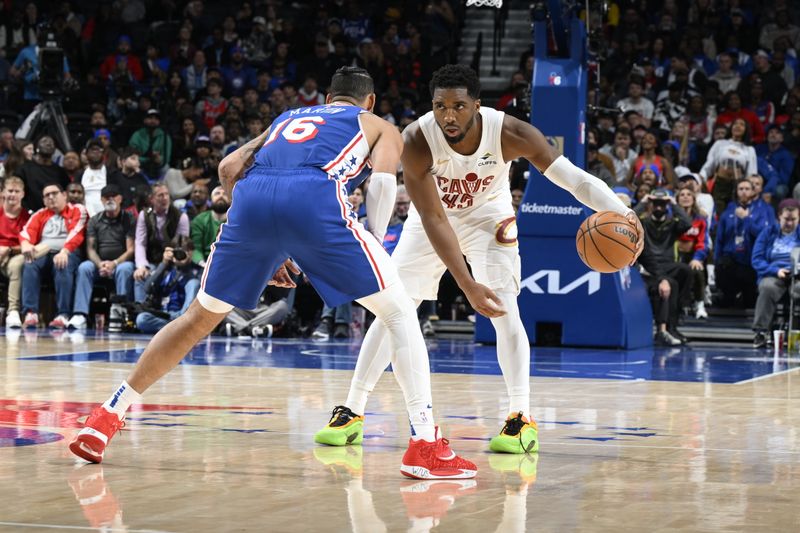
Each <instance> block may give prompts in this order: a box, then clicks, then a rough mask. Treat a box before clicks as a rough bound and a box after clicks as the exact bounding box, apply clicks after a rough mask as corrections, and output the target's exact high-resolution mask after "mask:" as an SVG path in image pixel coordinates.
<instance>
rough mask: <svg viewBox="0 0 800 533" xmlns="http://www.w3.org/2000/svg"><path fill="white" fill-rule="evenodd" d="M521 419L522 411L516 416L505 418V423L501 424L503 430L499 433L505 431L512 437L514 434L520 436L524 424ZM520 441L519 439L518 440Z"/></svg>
mask: <svg viewBox="0 0 800 533" xmlns="http://www.w3.org/2000/svg"><path fill="white" fill-rule="evenodd" d="M526 423H527V422H525V421H524V420H523V419H522V413H518V414H517V416H515V417H514V418H512V419H511V420H506V424H505V425H504V426H503V431H502V432H501V433H505V434H506V435H508V436H509V437H513V436H515V435H519V437H520V439H521V438H522V433H521V431H522V427H523V426H524V425H525V424H526ZM520 442H521V441H520Z"/></svg>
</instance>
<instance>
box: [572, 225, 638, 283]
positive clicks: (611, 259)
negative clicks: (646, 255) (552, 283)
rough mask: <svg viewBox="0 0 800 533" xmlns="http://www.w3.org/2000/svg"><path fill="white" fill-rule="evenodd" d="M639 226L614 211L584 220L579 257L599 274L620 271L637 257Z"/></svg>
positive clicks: (577, 237)
mask: <svg viewBox="0 0 800 533" xmlns="http://www.w3.org/2000/svg"><path fill="white" fill-rule="evenodd" d="M637 239H638V236H637V234H636V227H634V226H633V225H632V224H631V223H630V222H628V219H626V218H625V217H624V216H623V215H620V214H619V213H615V212H614V211H600V212H599V213H595V214H593V215H592V216H590V217H589V218H587V219H586V220H584V221H583V224H581V227H580V228H579V229H578V234H577V236H576V237H575V244H576V246H577V248H578V255H579V256H580V258H581V261H583V262H584V263H585V264H586V266H588V267H589V268H591V269H592V270H594V271H596V272H604V273H611V272H617V271H618V270H621V269H622V268H624V267H626V266H627V265H629V264H630V263H631V261H633V258H634V257H635V256H636V241H637Z"/></svg>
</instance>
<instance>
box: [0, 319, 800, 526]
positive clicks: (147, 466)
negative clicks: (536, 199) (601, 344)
mask: <svg viewBox="0 0 800 533" xmlns="http://www.w3.org/2000/svg"><path fill="white" fill-rule="evenodd" d="M147 340H148V338H147V337H144V336H135V335H122V336H109V335H108V334H105V335H95V334H94V333H93V332H89V333H84V334H74V333H60V334H55V335H53V334H50V333H45V332H25V333H20V334H18V335H5V336H0V487H2V488H3V489H2V493H3V495H4V496H5V497H4V498H0V531H14V532H16V531H36V530H42V531H45V530H59V529H67V530H97V531H128V532H135V531H192V530H194V531H198V532H201V531H291V532H296V531H298V530H302V531H358V532H362V531H363V532H373V531H431V530H434V531H456V530H461V531H465V532H466V531H503V532H504V533H506V532H509V531H510V532H517V531H525V530H530V531H595V530H596V531H616V530H619V529H620V527H621V526H622V525H623V524H624V527H626V528H627V529H630V530H632V531H653V530H657V531H664V532H666V531H670V532H671V531H698V530H709V531H712V530H713V531H720V530H725V531H739V530H745V529H746V530H753V531H797V530H798V526H800V512H798V509H800V494H799V493H798V491H797V487H796V481H795V480H796V479H798V476H800V432H799V431H798V430H797V428H798V427H800V410H798V409H796V408H795V407H796V406H795V403H796V402H797V399H798V392H797V391H798V387H797V385H798V376H800V373H798V372H797V371H796V370H797V368H798V366H800V365H798V362H799V361H798V358H797V357H795V356H792V357H786V356H785V354H778V355H777V356H774V355H773V354H772V353H771V352H761V351H755V350H752V349H750V348H748V347H734V346H726V345H712V344H704V345H696V346H692V347H688V348H683V349H680V350H666V349H655V350H635V351H610V350H579V349H553V348H534V349H533V354H532V357H533V365H532V372H531V374H532V377H531V381H532V390H533V404H534V406H535V407H534V412H533V413H532V414H533V416H534V417H535V418H536V420H537V421H538V423H539V430H540V438H541V439H542V451H541V452H540V453H539V454H535V455H519V456H518V455H500V454H492V453H489V452H488V450H487V447H488V441H489V439H490V438H491V437H492V436H493V435H494V434H496V432H497V431H498V430H499V429H500V427H501V426H502V420H503V419H504V417H505V415H506V414H507V413H505V408H506V406H505V405H504V400H503V396H504V390H505V385H504V383H503V379H502V377H501V375H500V369H499V367H498V365H497V359H496V353H495V349H494V347H492V346H479V345H475V344H474V343H472V342H470V341H469V340H464V339H437V340H434V341H431V342H429V349H430V354H431V366H432V368H433V369H434V372H435V373H434V375H433V377H432V384H433V389H434V402H435V415H436V417H437V422H438V424H439V425H441V426H442V428H443V429H444V432H445V435H446V436H447V437H448V438H449V439H450V441H451V443H452V445H453V447H454V448H455V449H456V450H457V451H458V452H459V453H461V454H463V455H464V456H466V457H468V458H470V459H472V460H474V461H475V463H476V464H477V465H478V469H479V472H478V476H477V478H476V479H474V480H460V481H453V480H448V481H438V482H437V481H410V480H406V479H404V478H403V477H402V476H400V474H399V471H398V470H399V464H400V458H401V456H402V454H403V452H404V450H405V448H406V444H407V439H408V423H407V419H406V415H405V414H404V403H403V400H402V395H401V394H400V391H399V388H398V386H397V384H396V382H395V380H394V379H393V378H392V375H391V374H390V373H387V374H386V375H385V376H384V377H383V378H382V379H381V381H380V382H379V383H378V385H377V387H376V389H375V391H374V392H373V394H372V396H371V397H370V401H369V403H368V406H367V413H366V425H365V440H364V445H363V446H355V447H352V446H351V447H342V448H336V447H325V446H319V445H316V444H315V443H314V442H313V438H312V436H313V433H314V432H315V431H316V430H317V429H318V428H319V427H321V426H322V425H323V424H324V423H325V422H326V421H327V418H328V416H329V413H330V409H331V408H332V407H333V406H334V405H336V404H337V403H342V402H343V401H344V398H345V396H346V393H347V387H348V385H349V380H350V378H351V376H352V369H353V367H354V365H355V360H356V356H357V354H358V347H359V346H358V343H357V342H324V343H313V342H308V341H305V340H289V339H271V340H252V339H227V338H213V339H209V340H207V341H205V342H203V343H201V344H200V345H198V346H197V347H196V348H195V349H194V350H193V351H192V352H191V354H190V355H189V356H188V357H187V358H186V360H185V361H184V362H183V364H182V365H180V366H179V367H178V368H176V369H175V370H174V371H173V372H171V373H170V374H169V375H168V376H166V377H165V379H163V380H162V381H160V382H158V383H157V384H156V385H154V386H153V387H152V388H151V389H150V390H148V391H147V393H146V394H145V396H144V402H145V403H142V404H138V405H134V406H133V408H132V409H131V411H130V413H129V416H128V418H127V427H126V428H125V429H124V430H123V431H121V432H120V433H119V434H118V435H117V436H115V437H114V441H113V442H112V444H111V446H110V447H109V449H108V451H107V454H106V458H105V460H104V462H103V464H102V465H86V464H84V463H82V462H80V461H76V460H75V458H74V457H73V456H72V455H71V454H70V453H69V452H68V450H67V447H66V442H68V440H69V439H71V438H72V436H73V435H74V434H75V432H76V431H77V430H78V428H79V427H81V422H82V420H83V419H84V418H85V417H86V416H87V415H88V413H89V411H90V410H91V408H92V407H93V406H94V405H95V404H96V403H97V402H100V401H102V400H103V399H104V398H105V397H107V396H108V394H109V393H110V390H111V389H112V388H113V387H114V386H115V385H116V384H117V383H119V381H120V380H121V379H123V378H124V377H125V376H126V375H127V373H128V372H129V371H130V369H131V367H132V363H133V362H135V361H136V360H137V358H138V357H139V355H140V354H141V352H142V350H143V349H144V346H145V344H146V342H147ZM434 528H435V529H434Z"/></svg>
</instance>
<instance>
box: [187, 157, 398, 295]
mask: <svg viewBox="0 0 800 533" xmlns="http://www.w3.org/2000/svg"><path fill="white" fill-rule="evenodd" d="M287 258H292V259H293V260H294V261H295V263H297V264H298V266H300V268H301V269H302V270H303V272H304V273H305V274H306V276H308V278H309V280H310V281H311V284H312V285H313V286H314V288H315V289H316V290H317V292H318V293H319V294H320V296H321V297H322V299H323V300H324V301H325V303H326V304H327V305H329V306H331V307H334V306H337V305H339V304H343V303H346V302H350V301H353V300H356V299H358V298H361V297H364V296H369V295H370V294H374V293H376V292H378V291H381V290H383V289H384V288H386V287H388V286H390V285H392V284H394V283H397V282H399V278H398V276H397V272H396V269H395V267H394V265H393V264H392V262H391V259H390V258H389V255H388V254H387V253H386V251H385V250H384V249H383V247H382V246H381V244H380V243H379V242H378V240H377V239H376V238H375V237H374V236H373V235H372V234H371V233H369V232H368V231H367V230H366V229H364V226H363V225H362V224H361V223H359V222H358V219H357V218H356V216H355V215H354V214H353V213H352V209H351V205H350V203H349V202H348V201H347V190H346V184H345V183H343V182H340V181H337V180H333V179H329V178H328V176H327V174H325V173H324V172H322V171H321V170H316V169H311V168H304V169H297V170H274V169H254V170H251V171H250V172H249V173H248V174H247V175H246V176H245V177H244V179H242V180H240V181H239V182H237V183H236V185H235V186H234V189H233V198H232V200H231V207H230V209H229V210H228V220H227V222H225V223H224V224H222V226H221V227H220V231H219V235H218V237H217V241H216V242H215V243H214V244H213V245H212V246H211V253H210V255H209V256H208V259H207V261H206V268H205V271H204V272H203V277H202V280H201V297H200V301H201V303H202V302H204V299H203V293H204V294H205V295H208V296H211V297H213V298H215V299H217V300H220V301H221V302H224V303H226V304H229V305H232V306H234V307H239V308H242V309H254V308H255V307H256V305H257V303H258V299H259V296H260V295H261V292H262V291H263V290H264V287H266V285H267V282H268V281H269V280H270V279H271V278H272V276H273V275H274V274H275V272H276V270H277V269H278V268H279V267H280V266H281V265H282V264H283V262H284V261H285V260H286V259H287ZM204 305H205V304H204Z"/></svg>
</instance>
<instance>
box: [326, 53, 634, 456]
mask: <svg viewBox="0 0 800 533" xmlns="http://www.w3.org/2000/svg"><path fill="white" fill-rule="evenodd" d="M430 88H431V96H432V97H433V111H431V112H430V113H427V114H426V115H424V116H423V117H421V118H420V119H419V120H418V121H417V122H415V123H413V124H411V125H409V126H408V127H407V128H406V130H405V132H404V134H403V136H404V143H405V147H404V150H403V155H402V163H403V175H404V179H405V185H406V188H407V190H408V193H409V195H410V196H411V200H412V203H413V207H412V209H411V210H410V212H409V215H408V219H407V220H406V222H405V225H404V227H403V232H402V234H401V236H400V242H399V243H398V245H397V248H396V249H395V252H394V254H392V261H393V262H394V263H395V265H397V269H398V272H399V274H400V278H401V279H402V281H403V284H404V285H405V288H406V290H407V291H408V293H409V295H410V296H411V297H412V298H413V299H414V300H415V302H416V303H417V304H419V303H420V302H421V301H422V300H435V299H436V297H437V292H438V288H439V280H440V278H441V277H442V274H443V273H444V271H445V269H449V270H450V272H451V273H452V275H453V277H454V278H455V280H456V282H457V283H458V285H459V287H460V288H461V290H463V291H464V294H465V295H466V297H467V299H468V300H469V302H470V304H471V305H472V307H473V309H475V310H476V311H477V312H479V313H481V314H483V315H485V316H487V317H488V318H490V319H491V321H492V325H493V326H494V328H495V330H496V332H497V358H498V362H499V363H500V368H501V370H502V372H503V377H504V379H505V382H506V387H507V392H508V401H509V409H508V412H509V413H510V415H509V416H508V418H507V419H506V423H505V425H504V427H503V429H502V430H501V431H500V433H499V434H498V435H497V436H496V437H494V438H493V439H492V440H491V443H490V445H489V447H490V449H491V450H493V451H495V452H505V453H527V452H535V451H537V450H538V449H539V438H538V432H537V427H536V422H535V421H534V420H533V418H532V417H531V415H530V413H531V407H530V378H529V376H530V345H529V343H528V337H527V335H526V333H525V329H524V327H523V325H522V320H521V319H520V316H519V308H518V306H517V295H518V294H519V290H520V257H519V248H518V244H517V229H516V219H515V217H514V210H513V207H512V205H511V191H510V187H509V181H508V170H509V167H510V165H511V163H510V162H511V161H512V160H514V159H517V158H520V157H522V158H525V159H527V160H528V161H529V162H530V163H531V164H533V165H534V166H535V167H536V168H537V169H539V170H540V171H541V172H542V173H543V174H544V175H545V176H546V177H547V178H548V179H550V180H551V181H552V182H553V183H555V184H557V185H559V186H560V187H563V188H564V189H566V190H568V191H570V192H571V193H572V194H573V195H574V196H575V198H577V199H578V200H579V201H580V202H581V203H583V204H585V205H587V206H588V207H590V208H591V209H594V210H595V211H615V212H617V213H620V214H622V215H625V217H626V218H627V219H628V220H629V221H630V222H631V223H632V224H633V225H634V226H635V227H636V228H638V233H639V240H638V245H637V254H636V256H637V257H638V255H639V253H641V250H642V246H643V242H644V239H643V230H642V226H641V223H640V222H639V219H638V217H636V215H635V214H634V212H633V211H632V210H631V209H628V208H627V207H625V205H624V204H623V203H622V201H621V200H620V199H619V198H618V197H617V196H616V194H614V192H613V191H612V190H611V189H610V188H609V187H608V186H607V185H606V184H605V183H603V182H602V181H601V180H600V179H598V178H596V177H594V176H592V175H590V174H588V173H587V172H585V171H583V170H581V169H579V168H578V167H576V166H575V165H573V164H572V163H571V162H570V161H569V160H568V159H567V158H566V157H564V156H562V155H559V154H558V153H557V152H556V151H555V149H554V148H553V147H552V146H550V144H549V143H548V142H547V140H546V139H545V138H544V136H543V135H542V133H541V132H540V131H539V130H538V129H537V128H535V127H533V126H532V125H531V124H529V123H527V122H523V121H521V120H518V119H516V118H513V117H511V116H508V115H505V114H504V113H502V112H500V111H496V110H494V109H491V108H487V107H481V105H480V100H479V93H480V84H479V81H478V76H477V75H476V74H475V72H474V71H473V70H472V69H470V68H469V67H465V66H462V65H447V66H444V67H442V68H441V69H439V70H437V71H436V72H435V73H434V75H433V79H432V80H431V84H430ZM462 254H463V255H462ZM463 256H466V257H467V261H468V262H469V264H470V266H471V267H472V275H470V272H469V270H468V269H467V264H466V263H465V262H464V258H463ZM473 276H474V278H473ZM486 287H489V288H490V289H492V290H491V291H487V290H486ZM492 291H493V293H492ZM389 348H390V347H389V343H388V337H387V335H386V328H385V327H384V326H383V325H382V324H381V323H380V322H379V321H375V322H374V323H373V324H372V326H371V327H370V329H369V331H368V332H367V335H366V337H365V339H364V345H363V348H362V350H361V357H359V359H358V362H357V364H356V369H355V374H354V376H353V380H352V382H351V385H350V393H349V395H348V397H347V401H346V402H345V404H344V405H342V406H337V407H336V408H335V409H334V416H333V417H332V418H331V421H330V422H329V423H328V425H327V426H326V427H325V428H323V429H322V430H320V431H319V432H317V434H316V436H315V440H316V441H317V442H320V443H323V444H329V445H343V444H347V443H351V442H353V441H357V442H360V440H361V438H362V432H363V429H362V428H363V421H364V417H363V413H364V409H365V406H366V402H367V395H368V394H369V393H370V392H371V391H372V388H373V387H374V386H375V384H376V383H377V382H378V379H380V376H381V374H382V373H383V371H384V370H385V369H386V367H387V365H388V364H389V361H390V355H391V350H390V349H389ZM365 355H366V356H367V357H365Z"/></svg>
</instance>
